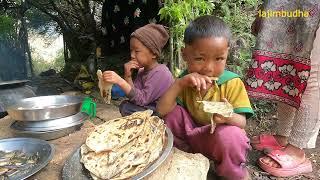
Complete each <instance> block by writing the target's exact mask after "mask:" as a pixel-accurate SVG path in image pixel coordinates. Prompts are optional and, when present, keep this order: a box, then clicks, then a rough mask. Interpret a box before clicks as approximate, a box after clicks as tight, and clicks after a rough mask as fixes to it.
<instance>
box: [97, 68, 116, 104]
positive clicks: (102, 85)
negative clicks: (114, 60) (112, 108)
mask: <svg viewBox="0 0 320 180" xmlns="http://www.w3.org/2000/svg"><path fill="white" fill-rule="evenodd" d="M97 76H98V79H99V84H98V86H99V89H100V95H101V97H102V98H103V100H104V102H105V103H107V104H110V103H111V89H112V85H113V84H112V83H108V82H105V81H103V78H102V71H101V70H100V69H99V70H98V71H97Z"/></svg>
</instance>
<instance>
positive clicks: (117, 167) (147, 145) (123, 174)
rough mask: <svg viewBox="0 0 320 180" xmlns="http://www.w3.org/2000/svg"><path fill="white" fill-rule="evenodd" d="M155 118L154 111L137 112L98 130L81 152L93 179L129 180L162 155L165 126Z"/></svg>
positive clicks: (89, 137) (104, 125) (108, 122)
mask: <svg viewBox="0 0 320 180" xmlns="http://www.w3.org/2000/svg"><path fill="white" fill-rule="evenodd" d="M151 115H152V111H151V110H147V111H143V112H136V113H133V114H132V115H130V116H126V117H122V118H117V119H114V120H110V121H107V122H106V123H104V124H102V125H99V126H97V127H96V128H95V130H94V131H93V132H92V133H91V134H90V135H89V136H88V138H87V140H86V143H85V144H83V145H82V146H81V150H80V152H81V162H82V163H83V164H84V166H85V168H86V169H88V170H89V171H90V174H91V176H92V177H93V179H113V180H116V179H127V178H129V177H131V176H134V175H136V174H138V173H140V172H142V171H143V170H144V169H145V168H146V167H147V166H148V165H149V164H150V163H152V162H153V161H154V160H156V159H157V158H158V157H159V156H160V154H161V152H162V149H163V145H164V137H165V125H164V123H163V120H161V119H160V118H159V117H156V116H151Z"/></svg>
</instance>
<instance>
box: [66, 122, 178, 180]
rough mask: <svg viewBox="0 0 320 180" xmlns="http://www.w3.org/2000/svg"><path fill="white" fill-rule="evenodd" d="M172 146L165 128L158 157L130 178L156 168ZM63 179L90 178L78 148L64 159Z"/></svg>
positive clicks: (145, 173)
mask: <svg viewBox="0 0 320 180" xmlns="http://www.w3.org/2000/svg"><path fill="white" fill-rule="evenodd" d="M172 146H173V135H172V132H171V131H170V129H169V128H166V141H165V145H164V149H163V151H162V153H161V155H160V157H159V158H158V159H157V160H155V161H154V162H153V163H152V164H151V165H149V166H148V167H147V168H146V169H145V170H144V171H142V172H141V173H139V174H137V175H135V176H133V177H131V178H130V179H132V180H138V179H143V178H144V177H146V176H147V175H149V174H151V173H152V172H153V171H154V170H156V169H157V168H158V167H159V166H160V165H161V164H162V163H163V162H164V161H165V160H166V159H167V157H168V156H169V154H170V152H171V149H172ZM62 179H63V180H89V179H90V180H91V179H92V178H91V176H90V172H89V171H88V170H87V169H85V167H84V166H83V164H82V163H80V148H78V149H77V150H76V151H75V152H74V154H73V155H72V156H71V157H70V158H69V159H68V160H67V161H66V163H65V165H64V167H63V170H62Z"/></svg>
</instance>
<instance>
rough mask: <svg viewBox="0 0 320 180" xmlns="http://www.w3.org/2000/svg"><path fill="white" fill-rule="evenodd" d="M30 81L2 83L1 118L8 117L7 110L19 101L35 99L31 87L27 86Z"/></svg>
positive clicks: (0, 87)
mask: <svg viewBox="0 0 320 180" xmlns="http://www.w3.org/2000/svg"><path fill="white" fill-rule="evenodd" d="M26 82H28V80H15V81H0V118H2V117H4V116H6V115H7V112H6V110H7V108H8V107H9V106H11V105H13V104H15V103H16V102H17V101H19V100H21V99H24V98H29V97H34V96H35V93H34V92H33V90H32V88H31V87H30V86H27V85H25V83H26Z"/></svg>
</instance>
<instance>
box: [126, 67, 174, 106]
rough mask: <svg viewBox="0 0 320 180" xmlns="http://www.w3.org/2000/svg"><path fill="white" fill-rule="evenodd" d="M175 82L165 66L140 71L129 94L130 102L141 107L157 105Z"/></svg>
mask: <svg viewBox="0 0 320 180" xmlns="http://www.w3.org/2000/svg"><path fill="white" fill-rule="evenodd" d="M173 82H174V79H173V76H172V74H171V72H170V71H169V69H168V68H167V66H165V65H164V64H159V65H157V66H156V67H154V68H153V69H151V70H149V71H145V70H140V71H139V72H138V74H137V77H136V79H135V80H134V83H133V84H134V87H133V88H132V90H131V91H130V93H129V94H128V97H129V100H130V101H131V102H132V103H134V104H136V105H139V106H146V105H151V104H152V105H153V104H154V105H155V103H156V101H157V100H158V99H159V98H160V97H161V96H162V95H163V94H164V93H165V92H166V90H167V89H168V88H169V87H170V86H171V84H172V83H173Z"/></svg>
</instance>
